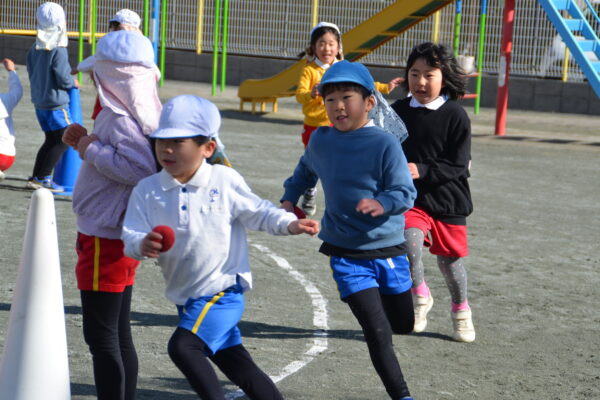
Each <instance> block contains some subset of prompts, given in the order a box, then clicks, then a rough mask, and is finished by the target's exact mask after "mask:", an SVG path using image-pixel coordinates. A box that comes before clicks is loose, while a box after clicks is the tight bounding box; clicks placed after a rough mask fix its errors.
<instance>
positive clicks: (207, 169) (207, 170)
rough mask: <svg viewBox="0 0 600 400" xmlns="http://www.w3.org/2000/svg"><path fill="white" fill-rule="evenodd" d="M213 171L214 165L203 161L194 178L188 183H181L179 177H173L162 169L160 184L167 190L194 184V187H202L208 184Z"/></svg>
mask: <svg viewBox="0 0 600 400" xmlns="http://www.w3.org/2000/svg"><path fill="white" fill-rule="evenodd" d="M211 172H212V165H210V164H209V163H208V162H207V161H206V160H204V161H202V164H201V165H200V168H198V170H197V171H196V172H195V173H194V176H192V179H190V180H189V181H187V182H186V183H181V182H179V181H178V180H177V179H175V178H173V176H172V175H171V174H169V173H168V172H167V171H166V170H164V169H163V170H161V171H160V172H159V176H160V185H161V186H162V189H163V190H164V191H165V192H166V191H167V190H171V189H174V188H177V187H181V186H186V185H190V186H194V187H202V186H207V185H208V180H209V178H210V174H211Z"/></svg>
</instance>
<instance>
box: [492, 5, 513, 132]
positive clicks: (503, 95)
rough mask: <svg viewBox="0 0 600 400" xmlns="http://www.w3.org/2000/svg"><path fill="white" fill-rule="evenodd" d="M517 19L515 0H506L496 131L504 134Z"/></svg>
mask: <svg viewBox="0 0 600 400" xmlns="http://www.w3.org/2000/svg"><path fill="white" fill-rule="evenodd" d="M514 21H515V0H505V1H504V22H503V26H502V45H501V47H500V66H499V67H500V71H498V96H497V97H496V131H495V134H496V135H499V136H504V133H505V130H506V112H507V109H508V81H509V76H510V75H509V72H510V56H511V53H512V33H513V24H514Z"/></svg>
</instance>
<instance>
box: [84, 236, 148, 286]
mask: <svg viewBox="0 0 600 400" xmlns="http://www.w3.org/2000/svg"><path fill="white" fill-rule="evenodd" d="M123 247H124V245H123V241H122V240H120V239H105V238H100V237H97V236H88V235H84V234H83V233H78V234H77V256H78V258H77V265H76V266H75V275H76V276H77V288H78V289H79V290H93V291H95V292H113V293H119V292H122V291H123V290H125V287H126V286H131V285H133V281H134V277H135V269H136V268H137V266H138V265H139V264H140V262H139V261H138V260H134V259H133V258H129V257H126V256H125V254H123Z"/></svg>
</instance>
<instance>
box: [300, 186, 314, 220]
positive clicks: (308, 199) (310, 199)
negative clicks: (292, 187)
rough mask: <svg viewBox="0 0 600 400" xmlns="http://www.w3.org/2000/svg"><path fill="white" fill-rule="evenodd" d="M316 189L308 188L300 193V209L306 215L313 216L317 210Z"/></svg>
mask: <svg viewBox="0 0 600 400" xmlns="http://www.w3.org/2000/svg"><path fill="white" fill-rule="evenodd" d="M316 193H317V191H316V190H315V189H308V190H307V191H306V192H304V194H303V195H302V207H301V208H302V211H304V213H305V214H306V215H309V216H313V215H315V213H316V212H317V196H316Z"/></svg>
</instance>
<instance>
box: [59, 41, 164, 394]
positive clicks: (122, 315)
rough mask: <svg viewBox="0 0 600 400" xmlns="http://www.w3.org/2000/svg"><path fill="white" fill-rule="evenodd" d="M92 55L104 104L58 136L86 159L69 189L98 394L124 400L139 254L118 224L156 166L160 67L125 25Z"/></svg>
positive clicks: (133, 374) (131, 360)
mask: <svg viewBox="0 0 600 400" xmlns="http://www.w3.org/2000/svg"><path fill="white" fill-rule="evenodd" d="M92 62H93V63H92V66H91V69H92V71H93V75H94V82H95V83H96V87H97V89H98V96H99V98H100V103H101V105H102V110H101V111H100V113H99V114H98V117H97V118H96V121H95V123H94V129H93V132H92V134H91V135H88V132H87V130H86V129H85V128H84V127H83V126H81V125H78V124H72V125H71V126H70V127H69V129H68V130H67V131H66V132H65V134H64V137H63V140H64V142H65V143H66V144H68V145H70V146H73V148H74V149H75V150H77V152H78V153H79V156H80V157H81V159H82V160H83V163H82V164H81V168H80V170H79V175H78V177H77V181H76V182H75V187H74V190H73V211H74V212H75V215H76V217H77V231H78V235H77V256H78V258H77V265H76V267H75V273H76V276H77V288H78V289H79V290H80V292H81V310H82V315H83V334H84V338H85V341H86V343H87V344H88V345H89V348H90V352H91V353H92V356H93V357H92V360H93V363H94V379H95V383H96V391H97V394H98V399H101V400H103V399H107V400H117V399H119V400H123V399H125V400H127V399H133V398H134V397H135V391H136V382H137V372H138V360H137V353H136V350H135V346H134V343H133V340H132V337H131V329H130V323H129V312H130V305H131V295H132V290H133V283H134V278H135V272H136V268H137V266H138V264H139V261H137V260H134V259H132V258H129V257H127V256H125V254H124V253H123V242H122V241H121V231H122V224H123V217H124V215H125V208H126V207H127V201H128V200H129V196H130V194H131V191H132V190H133V187H134V186H135V185H136V184H137V183H138V182H139V181H140V180H141V179H142V178H145V177H147V176H149V175H152V174H153V173H155V172H156V161H155V159H154V156H153V153H152V147H151V145H150V140H149V138H148V135H149V134H150V133H151V132H153V131H154V130H155V129H156V127H157V126H158V118H159V116H160V111H161V109H162V105H161V103H160V99H159V98H158V87H157V83H158V78H159V77H160V72H159V71H158V68H157V67H156V65H155V64H154V53H153V50H152V43H150V40H148V38H146V37H144V36H143V35H140V34H139V33H136V32H132V31H127V30H120V31H116V32H110V33H109V34H107V35H106V36H104V37H103V38H102V39H101V40H100V41H99V42H98V47H97V52H96V54H95V55H94V56H93V58H92Z"/></svg>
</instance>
